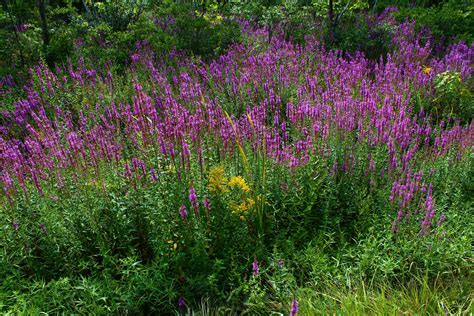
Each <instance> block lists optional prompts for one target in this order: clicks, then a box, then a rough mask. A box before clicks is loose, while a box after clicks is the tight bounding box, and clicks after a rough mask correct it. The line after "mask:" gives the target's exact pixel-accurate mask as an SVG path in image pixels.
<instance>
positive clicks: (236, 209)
mask: <svg viewBox="0 0 474 316" xmlns="http://www.w3.org/2000/svg"><path fill="white" fill-rule="evenodd" d="M254 205H255V201H254V200H253V199H252V198H245V199H244V200H243V201H242V202H241V203H240V204H237V203H235V202H231V203H230V204H229V206H230V208H231V210H232V213H233V214H235V215H240V216H243V215H245V214H246V213H247V212H248V211H249V210H251V209H252V208H253V206H254Z"/></svg>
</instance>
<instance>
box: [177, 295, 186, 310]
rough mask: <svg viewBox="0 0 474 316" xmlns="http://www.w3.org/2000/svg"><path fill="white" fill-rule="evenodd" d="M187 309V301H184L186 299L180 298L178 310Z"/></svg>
mask: <svg viewBox="0 0 474 316" xmlns="http://www.w3.org/2000/svg"><path fill="white" fill-rule="evenodd" d="M185 307H186V300H185V299H184V297H182V296H180V297H179V299H178V308H179V309H183V308H185Z"/></svg>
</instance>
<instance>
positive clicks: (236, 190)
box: [207, 166, 255, 220]
mask: <svg viewBox="0 0 474 316" xmlns="http://www.w3.org/2000/svg"><path fill="white" fill-rule="evenodd" d="M207 189H208V190H209V192H210V193H213V194H223V193H229V192H231V190H232V197H230V202H229V204H228V205H229V207H230V209H231V210H232V214H234V215H237V216H239V217H240V219H241V220H245V216H244V215H246V214H247V212H248V211H250V210H252V209H253V208H254V206H255V200H254V199H252V198H250V197H248V193H249V192H251V189H250V186H249V185H248V184H247V182H246V181H245V179H244V178H243V177H242V176H231V177H230V178H227V177H226V176H225V170H224V167H222V166H215V167H213V168H211V169H210V170H209V184H208V185H207Z"/></svg>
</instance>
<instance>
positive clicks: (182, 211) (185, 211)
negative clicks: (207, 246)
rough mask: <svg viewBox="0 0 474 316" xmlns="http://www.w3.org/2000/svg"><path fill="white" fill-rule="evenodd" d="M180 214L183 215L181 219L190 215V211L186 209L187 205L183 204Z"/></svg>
mask: <svg viewBox="0 0 474 316" xmlns="http://www.w3.org/2000/svg"><path fill="white" fill-rule="evenodd" d="M179 214H180V215H181V219H182V220H183V221H184V220H185V219H186V218H187V217H188V211H187V210H186V206H184V205H181V207H180V208H179Z"/></svg>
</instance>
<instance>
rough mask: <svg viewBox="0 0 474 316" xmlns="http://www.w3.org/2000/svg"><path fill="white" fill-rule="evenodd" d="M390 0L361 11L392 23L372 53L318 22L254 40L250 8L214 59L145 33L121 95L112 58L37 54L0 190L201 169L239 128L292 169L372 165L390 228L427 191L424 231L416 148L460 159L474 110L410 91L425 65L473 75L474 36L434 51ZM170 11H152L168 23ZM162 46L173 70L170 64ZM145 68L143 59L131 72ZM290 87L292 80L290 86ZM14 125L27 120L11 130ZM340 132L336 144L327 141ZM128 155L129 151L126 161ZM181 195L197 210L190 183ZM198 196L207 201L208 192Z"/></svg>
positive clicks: (4, 143) (5, 132)
mask: <svg viewBox="0 0 474 316" xmlns="http://www.w3.org/2000/svg"><path fill="white" fill-rule="evenodd" d="M391 12H392V11H390V10H387V11H386V12H384V13H383V14H381V15H380V16H377V17H374V18H372V19H371V20H369V21H368V23H370V25H383V23H389V24H390V25H391V27H392V28H393V30H394V36H393V38H392V39H391V40H392V46H393V53H392V54H390V55H388V56H386V58H383V59H380V60H379V61H377V62H372V61H370V60H368V59H367V58H365V57H364V56H363V55H362V54H354V55H352V56H343V53H341V52H335V51H330V50H327V49H326V48H324V47H323V46H322V45H321V44H320V43H318V41H317V38H316V37H315V36H308V37H307V39H306V45H305V46H304V47H302V46H298V45H295V44H293V43H291V42H288V41H285V39H284V36H283V34H282V33H281V32H279V31H275V34H274V36H273V38H272V41H271V43H268V45H266V46H265V48H262V49H260V48H258V49H256V48H257V44H258V43H260V42H261V41H262V40H265V38H266V36H268V30H266V29H261V28H257V27H252V26H250V24H249V23H248V22H245V21H241V26H242V31H243V36H245V37H246V38H247V39H248V41H247V42H248V44H245V45H244V44H239V45H234V46H232V48H230V49H229V50H228V51H227V52H226V53H224V54H222V55H221V56H219V58H217V59H215V60H213V61H211V62H209V63H204V62H198V63H197V62H194V61H193V60H192V59H190V58H188V57H186V56H185V55H184V54H183V53H182V52H178V51H176V50H174V51H172V52H170V54H169V56H167V58H165V59H160V58H156V55H154V52H153V51H152V49H151V45H150V43H147V42H146V41H140V42H139V43H137V45H136V47H135V48H136V50H135V51H134V52H133V55H131V56H130V59H131V60H132V65H131V67H130V69H129V70H128V71H129V72H130V73H129V74H130V75H131V76H130V77H132V78H134V79H131V80H130V81H129V82H128V83H124V85H125V87H124V88H128V89H129V90H130V91H132V92H131V94H132V95H130V96H129V97H130V101H128V103H118V102H120V101H118V100H116V102H117V103H114V102H112V104H110V105H107V102H105V100H106V97H105V96H109V95H114V96H115V95H117V93H116V89H118V87H117V82H116V79H115V78H114V77H113V75H112V72H111V69H113V65H112V64H111V63H107V64H106V65H105V66H104V67H102V68H98V69H93V68H88V67H87V65H86V63H85V61H84V60H83V59H82V60H79V64H78V65H77V67H76V66H74V65H73V64H72V62H71V63H68V64H67V65H65V66H64V67H63V68H61V67H58V69H56V71H55V72H53V71H51V70H50V69H48V67H47V66H46V65H43V64H40V65H37V66H36V67H33V68H32V69H31V72H30V74H31V77H32V84H31V85H28V86H26V87H25V88H24V92H25V93H24V95H25V96H24V97H22V98H20V99H17V100H15V102H14V104H13V106H14V108H13V110H11V111H4V112H6V113H4V112H2V113H1V116H2V117H3V118H4V120H2V123H1V124H2V126H0V134H1V135H2V136H0V166H1V170H0V187H1V188H2V189H3V193H2V194H5V195H6V196H7V198H8V199H9V200H10V201H14V199H13V198H14V196H15V195H16V194H22V192H24V193H25V194H29V192H28V190H34V189H36V191H38V192H40V194H41V193H42V192H43V186H44V185H45V184H46V183H49V182H57V183H60V184H61V183H67V182H68V181H67V180H68V177H73V178H75V179H76V178H79V177H88V176H90V175H91V174H100V173H101V171H102V169H106V170H107V169H111V170H112V171H113V173H114V174H115V173H117V172H120V173H121V174H123V175H124V176H125V177H126V178H127V179H129V180H131V181H133V184H134V186H135V185H138V181H139V180H140V179H143V178H145V177H146V178H148V177H151V181H156V180H157V176H156V174H155V172H154V171H152V170H149V171H147V170H148V169H146V166H151V165H156V161H157V160H158V161H160V163H161V162H162V161H163V162H164V163H165V165H173V166H175V167H176V169H175V172H176V174H177V176H178V178H180V177H182V175H184V174H186V175H187V173H188V172H190V171H192V166H195V165H198V166H200V167H201V169H202V170H205V167H206V162H207V161H208V158H209V157H207V156H206V153H208V152H210V151H212V152H214V151H216V152H217V154H218V155H219V156H220V157H219V158H220V159H226V158H233V157H235V155H238V154H239V149H238V148H237V146H236V141H238V142H239V145H242V147H243V148H244V149H245V150H246V151H247V150H248V151H249V154H253V153H263V154H265V156H266V157H267V158H268V159H269V160H272V163H275V164H278V165H279V166H281V167H284V168H290V170H296V169H297V168H303V167H305V166H307V165H308V163H310V162H311V161H312V157H315V158H317V159H319V160H322V161H323V162H325V163H327V165H328V166H329V167H328V168H333V170H332V172H333V174H334V175H335V176H336V175H338V174H340V173H341V172H347V173H351V174H352V173H354V171H355V170H358V168H359V167H360V168H365V170H364V171H366V172H367V175H368V176H369V175H370V176H371V181H372V180H373V182H372V183H375V184H374V185H377V184H378V183H380V182H379V181H377V177H384V178H386V179H387V181H389V182H388V183H389V185H390V186H391V187H392V191H391V192H390V202H391V205H392V206H393V209H394V212H396V214H394V217H395V218H394V221H393V230H394V232H396V231H397V230H398V226H399V225H401V223H403V222H404V220H405V219H406V220H408V219H409V218H410V216H411V214H413V213H416V212H417V211H419V209H420V205H421V204H422V203H423V201H424V202H426V203H425V205H424V206H422V208H423V209H424V210H425V211H426V212H425V214H424V215H425V216H424V219H423V221H422V223H420V225H421V229H420V233H422V234H425V233H427V232H428V231H429V228H430V227H431V225H432V222H433V219H434V216H435V214H434V213H435V211H434V210H435V205H434V201H433V198H432V197H431V196H432V193H430V194H429V196H427V191H428V188H427V187H426V189H425V191H424V192H423V190H424V189H423V188H424V186H425V185H426V186H427V185H428V184H427V183H424V182H425V181H426V180H425V179H423V178H420V177H418V176H417V175H416V173H417V171H418V168H419V167H418V166H419V165H420V164H421V163H423V160H422V159H425V157H424V156H423V155H420V152H422V153H423V154H426V155H428V156H429V157H430V159H433V160H438V159H445V158H446V157H447V156H448V154H450V153H453V156H456V157H458V158H457V159H458V160H459V159H463V157H465V156H466V155H465V153H467V152H470V150H471V149H472V143H473V140H474V138H473V137H474V136H473V135H474V124H470V125H469V126H465V127H463V126H461V125H460V124H459V123H457V122H454V121H451V122H448V123H443V124H436V125H435V124H434V123H431V121H430V120H429V113H427V112H425V113H420V114H419V115H414V111H413V110H414V109H413V108H412V104H413V98H414V92H417V93H420V94H421V95H422V96H424V95H426V96H427V97H433V96H434V89H433V83H434V79H435V78H436V76H437V75H439V74H441V73H443V72H445V71H455V72H458V73H459V74H460V78H461V80H462V81H465V80H468V78H470V76H472V72H473V69H472V56H474V45H470V46H467V45H466V44H456V45H453V46H451V47H450V48H449V50H448V52H447V54H446V55H445V56H444V57H442V58H438V57H435V56H434V55H431V46H430V43H429V40H424V39H423V38H422V36H424V35H423V34H420V33H417V32H416V31H415V24H414V23H413V22H412V21H408V22H405V23H401V24H397V23H396V22H395V19H394V17H393V15H391V14H392V13H391ZM171 21H172V18H164V19H163V20H161V19H160V20H157V23H158V25H160V26H162V27H164V28H169V27H171V26H172V24H173V23H172V22H171ZM163 23H164V24H163ZM77 44H78V45H82V44H81V43H79V42H78V43H77ZM103 44H104V45H107V43H103ZM169 60H171V61H172V62H174V63H176V65H178V66H179V69H181V71H179V72H176V68H175V67H170V66H169ZM138 64H140V65H141V66H143V67H137V65H138ZM425 66H426V67H425ZM142 68H143V70H146V72H143V73H139V71H141V69H142ZM428 68H429V70H428V71H427V70H426V69H428ZM11 81H12V79H11V78H9V77H3V78H1V79H0V86H1V87H4V88H5V87H11V86H13V85H14V83H13V82H11ZM127 84H128V87H126V85H127ZM120 85H122V83H120ZM294 87H297V88H294ZM209 88H210V89H209ZM0 90H1V89H0ZM76 90H77V91H76ZM290 90H291V91H293V90H294V93H293V92H292V93H291V95H292V97H291V98H289V99H288V98H287V95H288V92H289V91H290ZM0 93H3V92H0ZM5 93H10V92H8V91H6V92H5ZM77 93H81V94H86V95H88V97H87V100H88V101H87V102H89V104H85V105H84V106H83V108H82V109H80V110H79V112H78V113H77V115H76V113H72V112H71V111H68V110H67V107H60V106H56V105H53V104H55V102H51V100H59V99H62V96H63V95H64V94H77ZM127 99H128V98H127ZM227 104H241V105H242V108H241V109H239V110H238V111H230V110H229V109H227V111H228V112H229V113H228V114H229V115H230V116H231V117H232V121H233V122H234V124H235V126H234V127H235V130H234V127H232V125H231V124H230V122H229V120H228V119H227V117H226V114H225V113H224V111H223V108H226V105H227ZM280 109H282V110H283V111H280ZM75 116H77V118H75V119H74V120H73V117H75ZM17 130H22V131H24V135H22V137H19V139H16V138H15V131H17ZM125 140H126V141H125ZM431 140H434V141H433V143H431ZM335 142H337V143H336V145H337V146H338V147H340V150H339V149H338V150H334V148H333V147H334V146H333V145H334V143H335ZM361 147H363V148H365V147H367V148H368V149H369V150H370V155H369V156H364V159H361V157H359V156H356V152H357V151H358V150H359V149H360V148H361ZM216 149H217V150H216ZM129 151H130V152H129ZM151 152H154V153H156V157H155V158H156V160H152V158H150V155H149V153H151ZM339 152H341V153H339ZM381 152H383V154H380V153H381ZM375 154H376V155H377V156H375ZM125 157H127V159H128V157H134V158H132V159H131V161H128V160H127V162H126V163H124V160H125V159H124V158H125ZM365 158H369V161H368V164H367V163H366V162H365V161H367V159H365ZM196 159H197V161H196ZM359 161H360V162H359ZM362 161H364V165H359V164H362V163H363V162H362ZM335 162H338V163H335ZM384 162H385V165H384ZM433 162H434V161H433ZM202 170H201V171H202ZM328 171H330V172H331V170H328ZM148 172H149V173H148ZM418 172H419V171H418ZM372 178H373V179H372ZM149 179H150V178H148V179H147V180H149ZM383 182H384V183H386V182H385V181H383ZM18 188H21V190H18ZM282 190H286V188H282ZM433 190H434V189H433ZM45 192H46V190H45ZM45 194H46V193H45ZM189 201H190V203H191V207H192V208H193V209H194V211H195V212H197V210H198V208H199V203H198V201H197V197H196V192H195V191H194V188H191V189H190V190H189ZM420 201H421V202H420ZM420 203H421V204H420ZM203 206H204V207H205V208H206V209H208V208H209V203H208V202H206V199H205V200H204V201H203ZM180 213H181V217H183V216H182V212H180ZM186 216H187V212H186ZM186 216H184V218H186ZM439 222H441V223H442V222H443V221H441V217H440V220H439Z"/></svg>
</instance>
